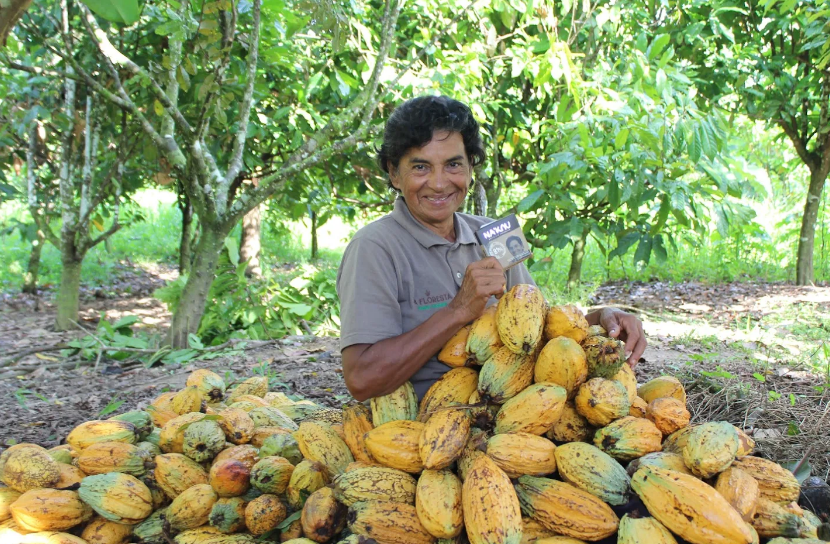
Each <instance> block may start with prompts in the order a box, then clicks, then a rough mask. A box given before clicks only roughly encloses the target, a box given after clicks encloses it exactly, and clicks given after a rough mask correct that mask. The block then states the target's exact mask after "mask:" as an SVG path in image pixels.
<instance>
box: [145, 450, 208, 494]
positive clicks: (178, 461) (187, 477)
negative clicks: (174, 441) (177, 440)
mask: <svg viewBox="0 0 830 544" xmlns="http://www.w3.org/2000/svg"><path fill="white" fill-rule="evenodd" d="M154 461H155V463H156V468H155V469H154V471H153V472H154V473H155V477H156V483H157V484H158V486H159V487H160V488H161V490H162V491H164V494H165V495H167V496H168V497H170V498H171V499H175V498H176V497H178V496H179V493H181V492H182V491H184V490H185V489H187V488H188V487H191V486H194V485H197V484H206V483H208V474H207V472H205V469H203V468H202V466H201V465H199V463H197V462H196V461H194V460H193V459H190V458H189V457H185V456H184V455H182V454H181V453H165V454H163V455H157V456H156V458H155V459H154Z"/></svg>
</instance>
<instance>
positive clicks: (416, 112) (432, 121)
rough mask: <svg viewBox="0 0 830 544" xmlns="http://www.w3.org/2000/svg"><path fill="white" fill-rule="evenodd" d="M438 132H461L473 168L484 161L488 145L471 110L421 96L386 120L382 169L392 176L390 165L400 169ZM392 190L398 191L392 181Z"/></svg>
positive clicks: (451, 101)
mask: <svg viewBox="0 0 830 544" xmlns="http://www.w3.org/2000/svg"><path fill="white" fill-rule="evenodd" d="M436 130H447V131H450V132H458V133H460V134H461V137H462V139H463V140H464V150H465V151H466V152H467V157H468V159H469V160H470V165H471V166H472V167H476V166H478V165H479V164H481V163H482V162H484V159H485V157H486V155H485V152H484V144H483V143H482V142H481V134H479V126H478V122H477V121H476V120H475V118H474V117H473V112H472V111H471V110H470V108H469V107H468V106H467V105H466V104H464V103H463V102H459V101H458V100H455V99H453V98H450V97H448V96H419V97H417V98H410V99H409V100H407V101H406V102H404V103H403V104H401V105H400V106H398V107H397V108H395V111H393V112H392V115H391V116H390V117H389V119H388V120H387V121H386V128H385V130H384V132H383V143H382V144H381V146H380V149H379V150H378V158H377V160H378V165H379V166H380V168H381V170H383V171H384V172H386V173H387V174H389V173H390V172H389V164H390V163H391V164H392V166H393V167H394V168H397V167H398V165H399V164H400V162H401V158H403V156H404V155H406V152H407V151H409V150H410V149H412V148H413V147H415V148H420V147H424V146H425V145H427V144H428V143H429V142H430V140H432V134H433V133H434V132H435V131H436ZM389 187H390V188H391V189H393V190H397V189H395V188H394V187H393V186H392V183H391V182H390V183H389Z"/></svg>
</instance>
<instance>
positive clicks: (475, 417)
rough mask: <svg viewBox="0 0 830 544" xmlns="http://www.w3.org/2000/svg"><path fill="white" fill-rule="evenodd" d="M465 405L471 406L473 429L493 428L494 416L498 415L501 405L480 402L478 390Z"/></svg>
mask: <svg viewBox="0 0 830 544" xmlns="http://www.w3.org/2000/svg"><path fill="white" fill-rule="evenodd" d="M467 404H468V405H470V406H471V408H470V418H471V419H472V421H473V427H478V428H479V429H492V428H493V426H494V425H495V424H496V414H498V413H499V410H500V409H501V405H499V404H496V403H495V402H485V401H483V400H481V393H479V392H478V389H476V390H475V391H473V393H472V394H471V395H470V399H469V400H468V401H467Z"/></svg>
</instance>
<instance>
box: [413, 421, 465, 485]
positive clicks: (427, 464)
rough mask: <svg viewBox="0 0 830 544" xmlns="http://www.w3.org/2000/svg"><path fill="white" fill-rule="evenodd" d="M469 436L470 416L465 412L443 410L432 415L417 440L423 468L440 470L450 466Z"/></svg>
mask: <svg viewBox="0 0 830 544" xmlns="http://www.w3.org/2000/svg"><path fill="white" fill-rule="evenodd" d="M469 436H470V416H469V415H468V414H467V411H466V410H461V409H455V408H444V409H442V410H439V411H438V412H436V413H433V414H432V417H430V418H429V421H427V422H426V423H425V424H424V429H423V431H421V436H420V438H419V439H418V451H419V453H420V456H421V462H422V463H423V466H424V468H427V469H430V470H440V469H442V468H446V467H448V466H450V465H451V464H452V463H453V461H455V460H456V459H457V458H458V456H460V455H461V450H462V449H463V448H464V445H465V444H466V443H467V439H468V438H469Z"/></svg>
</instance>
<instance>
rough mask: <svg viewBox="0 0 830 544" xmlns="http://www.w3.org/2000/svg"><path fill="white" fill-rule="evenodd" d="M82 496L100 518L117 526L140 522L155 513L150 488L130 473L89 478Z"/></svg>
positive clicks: (80, 490) (84, 482)
mask: <svg viewBox="0 0 830 544" xmlns="http://www.w3.org/2000/svg"><path fill="white" fill-rule="evenodd" d="M78 495H79V496H80V497H81V500H82V501H84V502H85V503H87V504H88V505H90V506H91V507H92V509H93V510H95V511H96V512H97V513H98V515H100V516H102V517H104V518H106V519H108V520H110V521H115V522H117V523H125V524H135V523H139V522H140V521H142V520H143V519H144V518H146V517H147V516H149V515H150V514H152V513H153V495H152V493H151V492H150V489H149V488H148V487H147V486H146V485H144V483H143V482H142V481H141V480H139V479H138V478H136V477H135V476H130V475H129V474H121V473H119V472H110V473H109V474H96V475H94V476H87V477H86V478H84V479H83V480H82V481H81V487H80V488H78Z"/></svg>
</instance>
